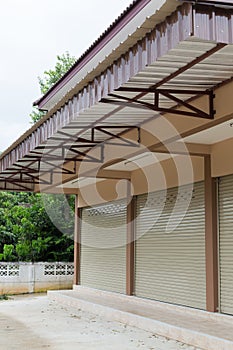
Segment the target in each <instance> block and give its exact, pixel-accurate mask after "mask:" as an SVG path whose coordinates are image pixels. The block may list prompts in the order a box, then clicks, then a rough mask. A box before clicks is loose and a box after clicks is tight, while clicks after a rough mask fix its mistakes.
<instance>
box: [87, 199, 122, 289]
mask: <svg viewBox="0 0 233 350" xmlns="http://www.w3.org/2000/svg"><path fill="white" fill-rule="evenodd" d="M80 282H81V285H83V286H88V287H91V288H97V289H102V290H107V291H113V292H119V293H125V288H126V202H125V201H116V202H111V203H108V204H104V205H97V206H95V207H92V208H84V209H83V210H82V223H81V280H80Z"/></svg>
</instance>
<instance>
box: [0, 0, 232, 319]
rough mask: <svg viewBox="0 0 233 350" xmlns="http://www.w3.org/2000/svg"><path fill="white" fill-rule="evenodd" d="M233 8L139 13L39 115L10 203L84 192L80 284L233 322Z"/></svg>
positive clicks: (148, 4)
mask: <svg viewBox="0 0 233 350" xmlns="http://www.w3.org/2000/svg"><path fill="white" fill-rule="evenodd" d="M232 77H233V2H232V1H231V0H225V1H224V2H222V1H215V0H211V1H209V0H203V1H198V0H196V1H186V2H184V1H176V0H135V1H134V2H133V3H132V5H131V6H129V7H128V8H127V9H126V10H125V12H124V13H123V14H122V15H121V16H120V17H119V18H118V19H117V20H116V21H115V22H114V23H113V24H112V25H111V26H110V27H109V28H108V29H107V30H106V32H105V33H103V35H102V36H101V37H100V38H99V39H98V40H97V41H96V42H95V43H94V44H93V45H92V46H91V47H90V48H89V49H88V50H87V51H86V52H85V53H84V54H83V56H81V57H80V59H79V60H78V61H77V62H76V64H75V65H74V66H73V67H72V68H71V69H70V70H69V71H68V72H67V74H66V75H65V76H64V77H63V78H62V79H61V80H60V81H59V82H58V83H57V84H55V86H54V87H53V88H52V89H51V90H49V91H48V93H46V94H45V95H44V96H43V97H42V98H41V99H40V100H38V101H37V102H36V104H37V105H38V106H39V108H40V109H43V110H46V111H47V113H46V115H45V117H44V118H43V119H42V120H41V121H39V122H38V123H37V124H36V125H34V126H33V127H32V128H31V129H30V130H29V131H28V132H26V133H25V134H24V135H22V137H21V138H20V139H19V140H17V141H16V142H15V143H14V144H13V145H12V146H11V147H10V148H9V149H7V150H6V151H5V152H4V153H3V154H2V155H1V156H0V172H1V175H0V176H1V177H0V188H1V190H14V191H17V190H19V191H34V192H38V191H41V192H51V193H61V192H62V193H65V194H69V193H73V194H76V195H77V200H76V218H75V223H76V225H75V284H80V285H83V286H87V287H91V288H96V289H101V290H106V291H113V292H118V293H122V294H127V295H135V296H138V297H141V298H148V299H154V300H159V301H162V302H166V303H172V304H178V305H183V306H187V307H192V308H196V309H201V310H206V311H210V312H221V313H225V314H230V315H232V314H233V292H232V290H233V254H232V253H233V159H232V154H231V152H232V150H233V127H232V125H233V98H232V94H233V79H232Z"/></svg>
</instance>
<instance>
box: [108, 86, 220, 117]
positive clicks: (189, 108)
mask: <svg viewBox="0 0 233 350" xmlns="http://www.w3.org/2000/svg"><path fill="white" fill-rule="evenodd" d="M119 90H120V91H126V92H136V93H143V95H146V94H149V93H150V94H151V93H153V94H154V103H148V102H145V101H142V100H139V99H137V97H136V98H129V97H125V96H120V95H118V94H109V96H110V97H113V98H114V100H113V99H110V98H104V99H102V100H101V102H103V103H111V104H117V105H119V104H120V105H121V106H125V107H133V108H138V107H143V108H149V109H151V110H153V111H155V112H161V113H170V114H178V115H184V116H189V117H196V118H205V119H214V115H215V110H214V97H215V95H214V93H213V90H210V91H199V90H178V89H177V90H175V89H154V88H148V89H145V88H143V89H140V88H127V87H125V88H120V89H119ZM177 94H179V95H183V94H185V95H191V96H192V97H191V98H190V100H192V99H193V98H194V97H196V96H197V95H202V96H207V97H208V99H209V110H208V112H206V111H204V110H202V109H200V108H197V107H195V106H193V105H192V104H191V103H190V101H183V100H181V99H180V98H178V97H176V96H174V95H177ZM160 96H164V97H166V98H167V99H169V100H170V101H173V102H176V106H175V107H170V108H164V107H160V104H159V102H160ZM119 100H120V101H119ZM121 100H122V101H121ZM178 106H181V107H185V108H186V110H185V111H183V110H178V109H177V107H178Z"/></svg>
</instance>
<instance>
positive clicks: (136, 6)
mask: <svg viewBox="0 0 233 350" xmlns="http://www.w3.org/2000/svg"><path fill="white" fill-rule="evenodd" d="M150 1H151V0H134V1H133V3H132V4H131V5H130V6H128V7H127V9H126V10H125V11H124V12H123V13H122V14H121V15H120V16H119V17H118V18H117V19H116V20H115V21H114V22H113V23H112V24H111V25H110V27H109V28H108V29H107V30H106V31H105V32H104V33H103V34H102V35H101V36H100V37H99V38H98V39H97V40H96V41H95V42H94V43H93V44H92V45H91V46H90V47H89V48H88V49H87V51H86V52H84V54H83V55H82V56H81V57H80V58H79V59H78V60H77V61H76V63H75V64H74V65H73V66H72V67H71V68H70V69H69V70H68V71H67V73H65V74H64V75H63V77H62V78H61V79H60V80H58V82H57V83H55V84H54V85H53V86H52V88H51V89H50V90H48V92H47V93H46V94H45V95H44V96H42V97H41V98H40V99H38V100H37V101H35V102H34V104H33V105H34V106H38V107H39V108H43V106H44V105H45V104H46V103H47V102H48V101H49V100H50V99H51V98H52V97H53V96H54V95H55V94H56V93H57V92H58V91H59V90H60V89H61V88H62V87H63V86H64V85H65V84H66V83H67V82H68V81H69V80H70V79H72V78H73V76H74V75H75V74H77V73H78V72H79V71H80V70H81V69H82V68H83V67H84V66H85V65H86V64H87V63H88V62H89V61H90V60H91V59H92V58H93V57H94V56H95V55H96V54H97V53H98V52H99V51H100V50H101V49H102V48H103V47H104V46H105V45H106V44H107V43H108V42H109V41H110V40H111V39H112V38H113V37H114V36H115V35H116V34H117V33H118V32H119V31H120V30H121V29H122V28H123V27H124V26H125V25H127V24H128V23H129V22H130V21H131V19H132V18H134V17H135V16H136V15H137V14H138V13H139V12H140V11H141V10H142V9H143V8H144V7H145V6H146V5H147V4H148V3H149V2H150Z"/></svg>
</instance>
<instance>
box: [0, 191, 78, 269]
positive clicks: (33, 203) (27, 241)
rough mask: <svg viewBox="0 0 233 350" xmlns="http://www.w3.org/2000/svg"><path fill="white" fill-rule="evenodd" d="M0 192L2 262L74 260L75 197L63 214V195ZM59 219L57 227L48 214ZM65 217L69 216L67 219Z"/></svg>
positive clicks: (0, 251) (0, 257)
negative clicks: (67, 210)
mask: <svg viewBox="0 0 233 350" xmlns="http://www.w3.org/2000/svg"><path fill="white" fill-rule="evenodd" d="M45 198H46V208H45V206H44V201H43V199H42V197H41V195H40V194H32V193H7V192H0V208H1V217H0V218H1V225H0V238H1V241H0V260H4V261H18V260H19V261H32V262H33V261H72V260H73V247H74V246H73V229H74V218H73V210H74V197H73V196H71V197H70V198H69V201H70V206H71V209H70V213H69V217H68V216H67V213H66V214H65V213H64V197H63V196H62V195H46V197H45ZM46 209H47V211H48V212H49V213H50V214H52V216H53V217H56V218H57V225H56V226H55V225H54V224H53V223H52V222H51V220H50V217H49V215H48V214H47V211H46ZM65 216H66V217H65Z"/></svg>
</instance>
